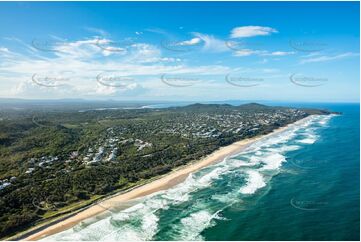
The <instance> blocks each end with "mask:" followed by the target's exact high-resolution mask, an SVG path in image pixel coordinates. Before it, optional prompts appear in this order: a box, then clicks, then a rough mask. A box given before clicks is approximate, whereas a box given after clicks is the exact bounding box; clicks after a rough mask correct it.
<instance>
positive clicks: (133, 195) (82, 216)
mask: <svg viewBox="0 0 361 242" xmlns="http://www.w3.org/2000/svg"><path fill="white" fill-rule="evenodd" d="M300 121H301V120H299V121H297V122H296V123H293V124H289V125H287V126H284V127H281V128H278V129H276V130H274V131H273V132H271V133H269V134H267V135H262V136H256V137H254V138H251V139H245V140H241V141H238V142H235V143H232V144H231V145H228V146H225V147H221V148H219V149H218V150H216V151H214V152H213V153H211V154H210V155H208V156H206V157H205V158H203V159H201V160H199V161H196V162H193V163H191V164H189V165H186V166H182V167H179V168H178V169H176V170H174V171H172V172H170V173H169V174H166V175H164V176H162V177H161V178H159V179H157V180H154V181H152V182H149V183H147V184H145V185H142V186H139V187H136V188H134V189H131V190H130V191H128V192H125V193H124V192H123V193H121V194H118V195H114V196H112V197H109V198H106V199H104V200H102V203H101V206H99V205H98V204H94V205H91V206H90V207H88V208H86V209H85V210H83V211H81V212H79V213H76V214H75V215H73V216H71V217H69V218H66V219H64V220H61V221H59V222H58V223H55V224H53V225H50V226H48V227H46V228H45V229H43V230H40V231H38V232H35V233H33V234H32V235H30V236H28V237H27V238H25V239H24V240H39V239H42V238H45V237H47V236H49V235H52V234H56V233H59V232H61V231H64V230H67V229H69V228H71V227H73V226H75V225H76V224H78V223H80V222H82V221H84V220H86V219H89V218H92V217H94V216H96V215H100V214H101V213H104V212H106V211H108V210H107V209H108V208H111V207H112V205H114V204H121V203H123V202H124V203H125V202H129V201H132V200H134V199H137V198H141V197H143V196H146V195H149V194H152V193H154V192H158V191H161V190H166V189H168V188H170V187H172V186H174V185H176V184H179V183H180V182H182V181H184V180H185V179H186V177H187V176H188V175H189V174H190V173H193V172H196V171H197V170H199V169H201V168H203V167H206V166H208V165H211V164H213V163H216V162H219V161H222V160H223V159H224V158H226V157H228V156H231V155H234V154H237V153H239V152H241V151H242V150H243V149H244V148H245V147H247V146H249V145H250V144H252V143H254V142H256V141H258V140H259V139H261V138H264V137H267V136H270V135H273V134H275V133H279V132H281V131H283V130H284V129H286V128H287V127H288V126H290V125H296V124H297V123H298V122H300Z"/></svg>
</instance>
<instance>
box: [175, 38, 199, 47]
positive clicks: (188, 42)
mask: <svg viewBox="0 0 361 242" xmlns="http://www.w3.org/2000/svg"><path fill="white" fill-rule="evenodd" d="M201 41H202V40H201V39H200V38H193V39H190V40H185V41H182V42H179V43H177V45H181V46H192V45H196V44H199V43H201Z"/></svg>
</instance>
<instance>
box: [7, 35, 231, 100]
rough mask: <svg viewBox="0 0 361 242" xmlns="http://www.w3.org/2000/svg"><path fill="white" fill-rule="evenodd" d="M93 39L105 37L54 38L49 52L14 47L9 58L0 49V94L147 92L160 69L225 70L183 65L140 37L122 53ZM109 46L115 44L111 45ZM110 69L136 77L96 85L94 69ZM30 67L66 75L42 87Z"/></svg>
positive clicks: (46, 95)
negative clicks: (116, 83)
mask: <svg viewBox="0 0 361 242" xmlns="http://www.w3.org/2000/svg"><path fill="white" fill-rule="evenodd" d="M99 40H100V42H101V43H103V44H107V43H110V42H111V40H109V39H99V38H91V39H86V40H76V41H68V42H55V44H54V45H53V46H52V47H54V52H48V51H41V50H40V49H35V48H34V53H33V54H26V55H25V54H21V53H14V56H13V57H14V58H11V60H10V61H8V59H5V58H4V56H1V53H2V52H0V83H3V84H2V86H1V87H2V88H0V96H2V97H24V98H73V97H79V98H81V97H83V98H91V97H92V98H94V97H96V98H98V97H99V98H101V97H108V96H111V97H114V98H121V97H126V96H128V97H129V96H136V95H143V94H144V93H146V94H148V93H149V91H150V90H153V89H154V86H157V85H159V83H161V81H160V76H161V74H163V73H169V74H184V73H191V74H197V75H198V74H204V73H207V74H209V75H214V74H223V73H227V72H228V71H229V70H230V69H229V68H228V67H227V66H222V65H200V66H188V65H186V64H185V63H184V62H183V60H182V59H180V58H177V57H168V56H164V55H162V52H161V50H160V49H159V48H158V47H157V46H154V45H150V44H145V43H134V44H132V45H129V46H127V47H126V48H127V51H126V53H121V54H119V53H118V52H117V51H115V52H114V54H112V51H111V50H112V49H107V50H106V51H108V52H110V54H109V55H108V54H107V53H104V51H105V50H104V49H102V48H99V46H97V45H96V44H95V43H97V41H99ZM194 42H195V41H194V40H193V43H194ZM115 47H116V48H120V47H117V46H116V45H115ZM4 50H5V49H4ZM5 51H6V50H5ZM50 70H51V73H50V72H49V71H50ZM112 70H113V71H114V70H116V71H117V72H119V73H120V74H121V75H125V76H135V79H136V82H135V83H129V85H127V86H126V87H122V88H118V87H116V86H115V87H114V86H106V85H101V84H99V83H98V82H97V79H96V77H97V75H98V74H99V73H101V72H104V71H112ZM34 73H37V74H39V76H42V77H47V76H49V77H50V78H52V77H53V78H60V79H62V78H63V77H64V75H65V76H66V77H69V81H67V82H66V83H65V84H64V83H63V85H59V86H56V87H46V85H39V84H38V83H36V82H34V81H32V76H33V75H34ZM54 73H55V74H54ZM59 73H60V74H59ZM64 73H65V74H64ZM58 74H59V75H58ZM146 78H151V80H152V81H151V82H149V83H147V85H146V86H144V84H145V83H144V80H145V79H146ZM45 79H46V78H45ZM45 79H44V80H45ZM50 83H51V82H50ZM5 86H6V88H5ZM9 89H10V90H11V92H9Z"/></svg>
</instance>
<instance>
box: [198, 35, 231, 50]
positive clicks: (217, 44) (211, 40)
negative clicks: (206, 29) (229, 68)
mask: <svg viewBox="0 0 361 242" xmlns="http://www.w3.org/2000/svg"><path fill="white" fill-rule="evenodd" d="M193 34H194V35H195V36H196V37H198V38H200V39H201V40H203V41H204V47H203V50H204V51H210V52H224V51H229V48H227V46H226V44H225V42H224V41H223V40H220V39H217V38H216V37H214V36H212V35H208V34H202V33H193Z"/></svg>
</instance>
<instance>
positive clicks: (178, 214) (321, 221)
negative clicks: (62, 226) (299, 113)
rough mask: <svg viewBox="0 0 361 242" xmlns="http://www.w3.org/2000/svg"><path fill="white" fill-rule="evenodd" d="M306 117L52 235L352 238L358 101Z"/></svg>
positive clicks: (357, 198) (356, 221) (356, 208)
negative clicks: (173, 184) (158, 188)
mask: <svg viewBox="0 0 361 242" xmlns="http://www.w3.org/2000/svg"><path fill="white" fill-rule="evenodd" d="M298 105H299V106H303V107H304V106H309V107H317V108H327V109H330V110H333V111H340V112H342V113H343V114H342V115H337V116H336V115H334V116H312V117H309V118H307V119H306V120H302V121H301V122H298V123H297V124H294V125H292V126H291V127H289V128H288V129H287V130H285V131H283V132H282V133H279V134H276V135H271V136H269V137H266V138H264V139H261V140H260V141H258V142H256V143H254V144H252V145H251V146H250V147H248V148H247V149H246V150H245V151H243V152H242V153H240V154H238V155H236V156H232V157H229V158H228V159H225V160H224V161H222V162H220V163H217V164H215V165H212V166H209V167H207V168H204V169H202V170H200V171H198V172H196V173H194V174H191V175H190V176H189V177H188V178H187V179H186V181H184V182H183V183H181V184H179V185H177V186H176V187H174V188H171V189H169V190H167V191H162V192H159V193H156V194H154V195H151V196H148V197H145V198H143V199H141V200H139V201H138V202H137V203H136V204H135V205H134V206H131V207H130V208H128V209H126V210H122V211H115V210H114V211H111V212H110V214H109V216H108V217H106V218H102V219H98V220H96V222H94V221H92V222H85V223H82V224H81V225H77V226H75V227H74V228H72V229H70V230H67V231H64V232H62V233H59V234H57V235H54V236H52V237H50V239H55V240H138V239H143V240H359V233H360V231H359V227H360V217H359V214H360V211H359V203H360V193H359V192H360V173H359V171H360V167H359V166H360V150H359V149H360V143H359V142H360V137H359V134H360V130H359V128H360V113H359V105H358V104H357V105H356V104H314V105H312V104H302V105H301V104H295V105H294V106H298Z"/></svg>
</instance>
